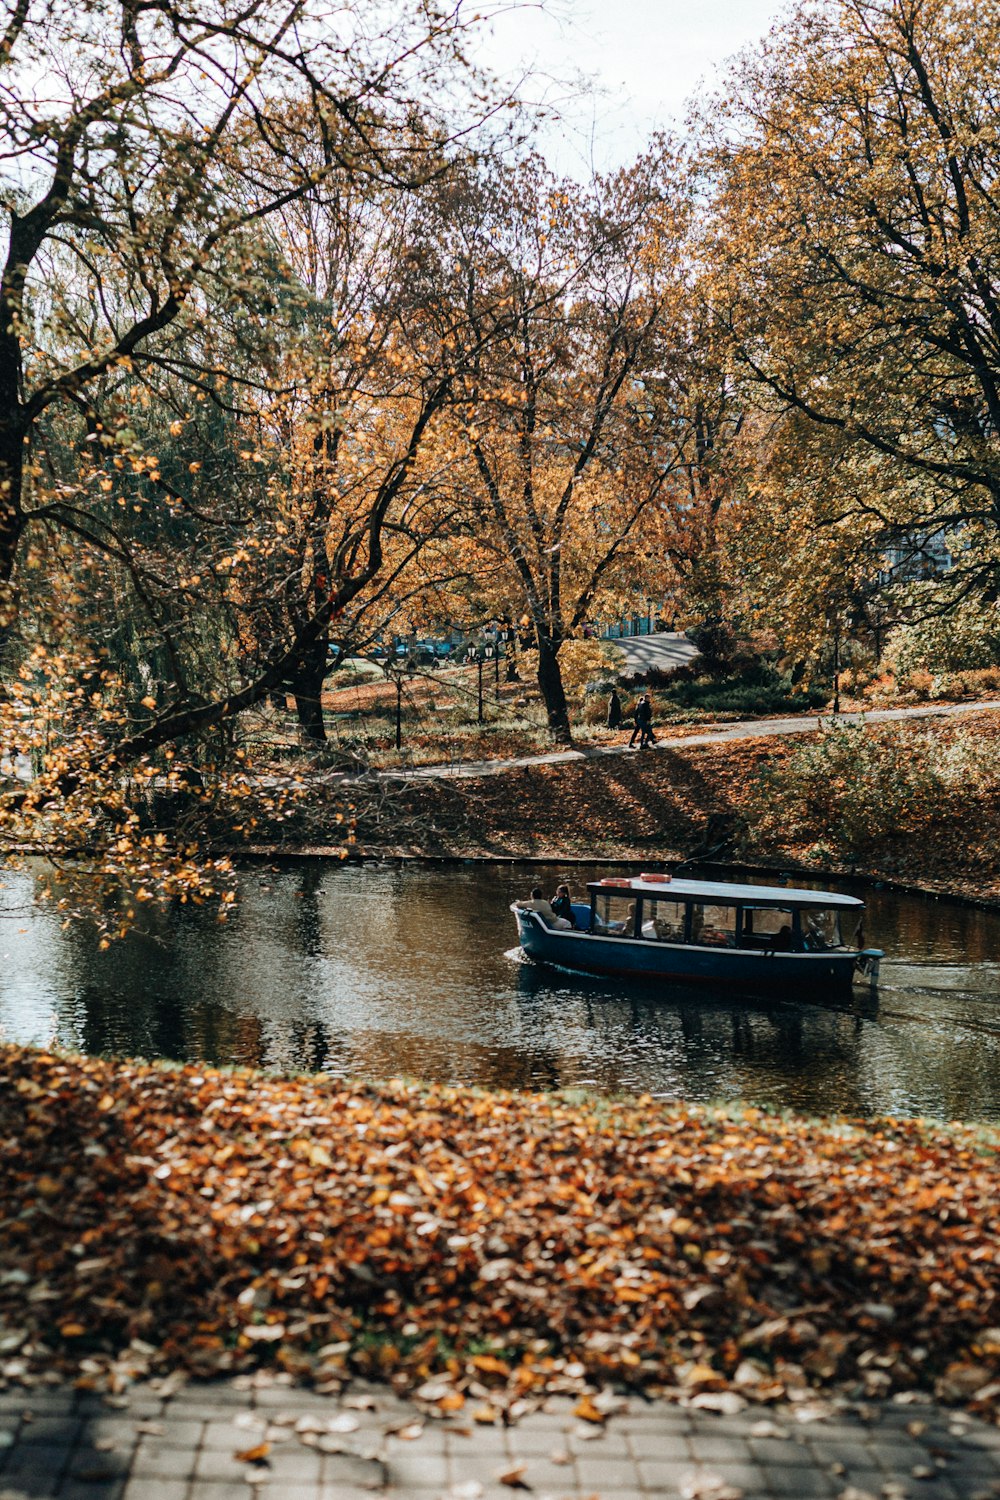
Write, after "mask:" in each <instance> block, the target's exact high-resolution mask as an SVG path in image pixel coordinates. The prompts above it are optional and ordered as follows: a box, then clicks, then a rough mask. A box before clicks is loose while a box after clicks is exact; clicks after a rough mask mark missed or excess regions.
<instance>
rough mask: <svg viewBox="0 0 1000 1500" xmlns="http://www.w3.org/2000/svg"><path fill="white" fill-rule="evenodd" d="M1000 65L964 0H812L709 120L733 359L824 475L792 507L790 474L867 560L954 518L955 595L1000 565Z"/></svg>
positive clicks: (822, 524) (939, 530) (980, 12)
mask: <svg viewBox="0 0 1000 1500" xmlns="http://www.w3.org/2000/svg"><path fill="white" fill-rule="evenodd" d="M998 66H1000V21H998V19H997V17H996V15H995V14H994V13H993V12H992V11H988V10H984V9H983V7H982V6H980V5H977V4H975V3H974V0H957V3H951V0H833V3H827V4H821V5H812V4H810V5H805V4H803V5H800V6H798V7H797V8H796V9H795V10H794V11H793V12H792V14H791V16H790V17H789V19H787V20H785V21H782V22H781V23H780V24H779V25H778V26H777V27H776V28H775V29H774V30H773V31H772V33H771V36H770V38H769V40H768V42H767V44H766V45H765V46H763V47H762V48H760V49H758V50H757V51H756V52H753V53H751V54H749V55H748V56H746V57H744V59H743V60H742V61H741V62H740V64H739V65H738V67H737V68H736V70H735V72H734V74H733V77H732V79H731V90H730V94H729V97H728V99H727V100H726V101H717V103H718V109H717V111H716V113H715V117H714V119H713V121H712V123H711V125H710V126H707V127H706V131H705V135H706V139H707V140H708V142H709V144H708V148H707V151H706V156H705V167H706V174H707V180H708V181H709V182H710V183H711V188H712V191H713V192H714V201H713V203H712V222H711V227H710V230H709V235H708V242H707V244H708V259H709V262H710V264H711V266H712V270H713V276H714V297H715V304H716V307H717V308H718V309H719V316H720V320H721V321H722V322H723V324H724V328H725V332H726V334H727V335H728V337H729V338H730V340H731V347H732V351H733V368H734V372H735V377H736V378H737V379H738V380H740V381H741V382H743V383H744V386H745V388H746V389H747V390H748V391H749V392H750V393H751V394H752V395H753V397H754V399H755V402H756V404H757V405H758V407H759V408H760V409H761V410H762V411H763V412H764V413H765V414H769V415H770V416H771V417H773V418H777V419H779V420H784V418H785V417H786V416H787V417H794V418H795V421H794V423H793V424H792V425H791V426H790V427H786V428H785V435H786V436H787V434H788V433H789V432H792V431H793V432H794V434H795V441H796V443H797V444H798V445H799V448H800V456H801V457H802V459H803V461H804V466H805V467H806V468H807V469H809V470H810V471H811V474H812V476H813V477H815V478H816V479H817V483H813V481H812V478H810V480H809V481H808V482H807V483H806V484H805V485H804V486H803V487H802V489H804V490H805V491H806V492H807V503H806V507H805V512H803V508H802V507H801V506H800V505H799V502H800V499H801V497H802V490H801V489H800V487H798V486H797V485H796V483H795V480H794V476H793V475H791V474H789V475H788V479H789V483H788V487H787V489H786V491H785V506H786V512H787V513H793V512H795V511H796V507H798V512H797V513H798V515H799V516H800V518H803V519H806V520H807V529H809V528H811V529H812V530H813V531H814V532H815V530H816V528H827V529H829V528H833V529H835V530H836V529H839V530H841V531H844V530H845V529H847V530H853V531H854V532H856V533H858V534H859V535H861V536H863V538H864V540H865V544H866V549H867V552H868V556H869V565H870V567H872V568H874V569H875V570H877V568H878V566H879V558H880V556H882V555H884V554H885V552H886V550H887V549H889V548H891V547H892V546H893V545H896V544H899V543H901V542H902V543H905V542H906V539H907V538H910V539H912V538H913V537H914V536H917V537H926V536H929V535H934V534H938V535H949V536H950V537H951V544H952V548H953V551H954V552H955V554H956V558H957V566H956V568H955V569H954V571H953V572H952V574H951V576H950V580H949V594H950V597H951V598H952V599H954V598H955V597H958V596H961V594H963V593H966V592H970V591H971V593H972V594H973V595H975V596H977V597H983V596H985V597H995V594H996V591H997V588H998V584H1000V572H998V566H1000V529H998V528H1000V446H998V444H1000V425H998V424H1000V282H998V277H1000V207H998V203H997V197H996V190H995V186H996V185H995V176H996V170H995V163H996V154H997V144H998V132H1000V111H998V105H997V98H996V91H995V88H994V85H993V79H994V77H995V74H996V72H997V68H998ZM824 465H827V466H831V465H832V467H833V470H834V472H835V476H836V477H835V480H834V482H832V483H830V484H829V485H827V486H825V487H824V486H823V484H822V478H821V471H822V468H823V466H824ZM786 468H787V465H786ZM773 472H774V471H773V469H772V477H773ZM821 550H823V551H826V550H828V549H827V547H826V544H825V543H823V544H821ZM837 550H838V548H837V547H834V548H833V551H834V552H836V551H837Z"/></svg>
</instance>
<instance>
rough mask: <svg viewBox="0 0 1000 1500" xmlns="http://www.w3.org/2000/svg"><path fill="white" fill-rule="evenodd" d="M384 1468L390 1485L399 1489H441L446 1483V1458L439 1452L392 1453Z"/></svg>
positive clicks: (447, 1475)
mask: <svg viewBox="0 0 1000 1500" xmlns="http://www.w3.org/2000/svg"><path fill="white" fill-rule="evenodd" d="M411 1446H413V1445H411ZM386 1470H387V1473H388V1478H389V1484H390V1486H392V1485H395V1486H396V1487H397V1488H399V1489H405V1488H406V1487H407V1486H409V1487H410V1488H412V1489H441V1488H442V1487H443V1486H447V1484H448V1478H449V1474H448V1460H447V1459H446V1458H445V1457H444V1455H443V1454H440V1453H394V1454H392V1456H391V1457H390V1458H388V1459H387V1461H386Z"/></svg>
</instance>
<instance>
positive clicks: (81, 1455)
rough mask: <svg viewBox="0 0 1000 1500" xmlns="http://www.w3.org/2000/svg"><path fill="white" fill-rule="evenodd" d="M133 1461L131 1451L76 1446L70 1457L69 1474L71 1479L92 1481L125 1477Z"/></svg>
mask: <svg viewBox="0 0 1000 1500" xmlns="http://www.w3.org/2000/svg"><path fill="white" fill-rule="evenodd" d="M131 1462H132V1455H131V1453H118V1452H115V1451H114V1450H113V1449H112V1450H110V1451H108V1452H98V1451H97V1450H96V1449H94V1448H76V1449H74V1451H73V1456H72V1458H71V1459H70V1462H69V1467H68V1469H67V1474H68V1476H69V1478H70V1479H79V1480H84V1481H87V1482H91V1483H95V1484H96V1483H97V1482H98V1481H101V1482H103V1481H105V1480H111V1479H124V1478H125V1476H126V1474H127V1473H128V1470H129V1465H130V1464H131Z"/></svg>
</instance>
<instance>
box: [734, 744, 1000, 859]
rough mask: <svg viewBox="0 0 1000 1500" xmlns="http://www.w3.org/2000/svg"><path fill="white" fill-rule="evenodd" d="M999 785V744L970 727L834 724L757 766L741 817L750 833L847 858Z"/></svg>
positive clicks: (946, 813)
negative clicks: (949, 730)
mask: <svg viewBox="0 0 1000 1500" xmlns="http://www.w3.org/2000/svg"><path fill="white" fill-rule="evenodd" d="M998 785H1000V765H998V763H997V761H996V758H995V754H994V753H993V751H992V749H991V747H990V745H989V743H988V742H987V743H985V744H984V742H983V741H982V740H981V739H979V738H978V737H977V736H976V734H975V733H974V732H973V731H967V732H965V733H962V734H959V735H956V736H955V737H953V738H951V739H948V740H944V739H942V737H941V732H940V730H939V729H922V730H917V731H914V730H908V729H904V728H902V727H901V726H892V727H891V728H887V729H885V730H883V731H881V732H879V733H876V732H874V731H872V730H871V729H870V728H867V727H866V726H864V725H860V724H837V725H832V726H831V727H829V728H827V729H825V730H824V731H823V733H822V734H821V735H820V737H819V738H818V739H817V740H816V741H815V742H814V743H812V744H809V745H804V746H802V747H800V748H798V749H796V750H795V751H793V753H792V754H791V755H790V756H789V757H788V759H787V760H785V761H783V762H780V763H777V764H771V765H769V766H767V767H765V768H764V769H763V770H762V771H761V772H760V773H759V774H758V778H757V781H756V784H755V785H754V786H753V787H752V788H751V791H750V795H749V801H748V812H747V818H748V823H749V825H750V826H751V827H752V828H753V830H754V839H755V842H760V841H763V842H764V843H765V844H771V845H772V846H773V847H775V848H789V847H793V846H802V845H806V846H811V847H812V850H813V852H814V853H818V852H819V851H820V849H821V848H824V849H825V852H827V853H830V852H832V853H834V854H835V855H837V856H839V857H841V858H848V859H851V858H854V857H856V856H859V855H862V854H865V853H867V852H868V851H870V850H872V849H874V848H876V847H878V846H880V845H884V844H886V843H887V842H889V841H891V840H892V838H893V836H894V835H896V834H898V833H903V832H912V831H914V830H916V829H919V828H920V827H921V826H923V825H925V824H929V823H931V822H933V821H935V820H940V819H944V818H947V817H949V816H953V815H961V809H962V807H963V805H964V806H967V804H968V798H969V796H970V794H972V793H975V792H977V791H978V792H981V793H982V792H987V791H990V790H991V789H993V788H996V787H997V786H998Z"/></svg>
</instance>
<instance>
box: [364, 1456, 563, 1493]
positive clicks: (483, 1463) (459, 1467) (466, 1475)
mask: <svg viewBox="0 0 1000 1500" xmlns="http://www.w3.org/2000/svg"><path fill="white" fill-rule="evenodd" d="M450 1462H451V1483H452V1484H458V1483H459V1482H460V1481H462V1480H469V1479H478V1480H479V1482H480V1484H495V1483H496V1482H497V1475H498V1474H503V1473H505V1472H506V1470H507V1469H513V1468H516V1467H517V1466H518V1465H519V1464H527V1466H528V1469H529V1470H530V1472H531V1473H532V1474H534V1473H536V1471H537V1472H540V1471H541V1470H542V1469H544V1470H546V1471H549V1470H551V1472H552V1473H553V1474H559V1473H560V1472H561V1473H562V1474H564V1475H566V1474H572V1473H573V1470H572V1469H571V1468H566V1467H563V1468H562V1469H561V1470H560V1467H559V1465H558V1464H552V1463H549V1462H548V1461H547V1460H546V1459H542V1458H538V1457H535V1458H529V1457H528V1456H527V1455H526V1454H523V1453H522V1454H519V1455H518V1456H517V1457H516V1458H514V1457H512V1456H511V1455H510V1454H509V1453H469V1452H466V1453H457V1454H456V1453H453V1454H452V1455H451V1460H450ZM390 1466H391V1460H390ZM551 1487H552V1486H551V1484H550V1483H546V1484H544V1485H543V1484H541V1482H540V1481H539V1482H538V1483H535V1489H551Z"/></svg>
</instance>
